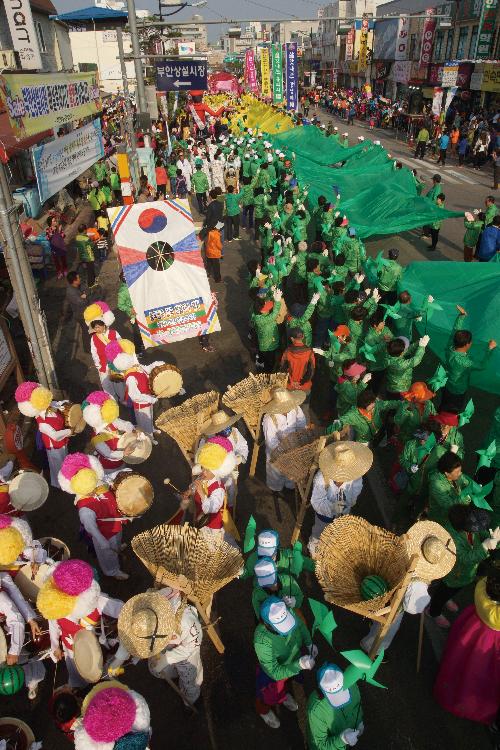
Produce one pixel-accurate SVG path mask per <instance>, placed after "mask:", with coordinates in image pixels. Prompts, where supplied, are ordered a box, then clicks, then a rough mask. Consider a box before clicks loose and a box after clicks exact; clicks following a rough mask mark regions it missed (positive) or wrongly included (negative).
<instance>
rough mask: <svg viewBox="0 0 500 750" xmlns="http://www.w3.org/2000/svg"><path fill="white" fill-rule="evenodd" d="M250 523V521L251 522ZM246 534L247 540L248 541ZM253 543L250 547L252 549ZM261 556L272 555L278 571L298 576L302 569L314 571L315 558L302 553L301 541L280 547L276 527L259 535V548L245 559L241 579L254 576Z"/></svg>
mask: <svg viewBox="0 0 500 750" xmlns="http://www.w3.org/2000/svg"><path fill="white" fill-rule="evenodd" d="M249 523H250V522H249ZM246 538H247V537H246V535H245V541H246ZM252 546H253V543H252V545H251V546H249V548H250V549H251V548H252ZM261 557H270V558H271V560H273V561H274V562H275V563H276V565H277V568H278V573H287V574H288V575H293V576H294V578H297V577H298V576H299V575H300V574H301V573H302V571H307V572H309V573H312V572H314V568H315V564H314V560H311V558H310V557H305V556H304V555H303V554H302V544H301V542H295V544H294V546H293V547H280V536H279V534H278V532H277V531H275V530H274V529H264V530H263V531H261V532H260V533H259V534H258V535H257V548H256V549H255V551H254V552H251V553H250V554H249V555H248V557H247V558H246V560H245V566H244V569H243V573H242V574H241V575H240V578H241V579H243V580H244V579H245V578H252V577H253V575H254V568H255V564H256V563H257V561H258V560H259V559H260V558H261Z"/></svg>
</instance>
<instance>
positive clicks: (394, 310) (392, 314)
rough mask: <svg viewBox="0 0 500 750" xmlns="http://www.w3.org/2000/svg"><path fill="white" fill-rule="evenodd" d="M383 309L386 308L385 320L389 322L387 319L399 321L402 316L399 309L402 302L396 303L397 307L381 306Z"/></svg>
mask: <svg viewBox="0 0 500 750" xmlns="http://www.w3.org/2000/svg"><path fill="white" fill-rule="evenodd" d="M381 307H384V308H385V313H384V320H387V318H393V320H398V318H400V317H401V315H400V314H399V308H400V307H401V303H400V302H396V304H395V305H381Z"/></svg>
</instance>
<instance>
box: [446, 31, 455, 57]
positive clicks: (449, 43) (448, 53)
mask: <svg viewBox="0 0 500 750" xmlns="http://www.w3.org/2000/svg"><path fill="white" fill-rule="evenodd" d="M452 47H453V30H452V29H450V30H449V31H448V32H447V34H446V47H445V50H444V59H445V60H451V49H452Z"/></svg>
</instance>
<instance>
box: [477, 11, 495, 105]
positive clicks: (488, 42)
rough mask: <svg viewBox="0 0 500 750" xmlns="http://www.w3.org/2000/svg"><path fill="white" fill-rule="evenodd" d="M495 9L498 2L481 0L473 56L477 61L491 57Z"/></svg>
mask: <svg viewBox="0 0 500 750" xmlns="http://www.w3.org/2000/svg"><path fill="white" fill-rule="evenodd" d="M497 7H498V0H483V4H482V9H481V18H480V21H479V34H478V38H477V48H476V55H475V56H476V58H477V59H481V60H488V58H490V57H491V56H492V49H491V48H492V44H493V37H494V35H495V19H496V14H497ZM483 90H484V89H483Z"/></svg>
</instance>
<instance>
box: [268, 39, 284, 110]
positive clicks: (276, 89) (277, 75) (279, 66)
mask: <svg viewBox="0 0 500 750" xmlns="http://www.w3.org/2000/svg"><path fill="white" fill-rule="evenodd" d="M271 54H272V60H273V103H274V104H281V102H282V101H283V59H282V54H281V45H280V44H273V46H272V48H271Z"/></svg>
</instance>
